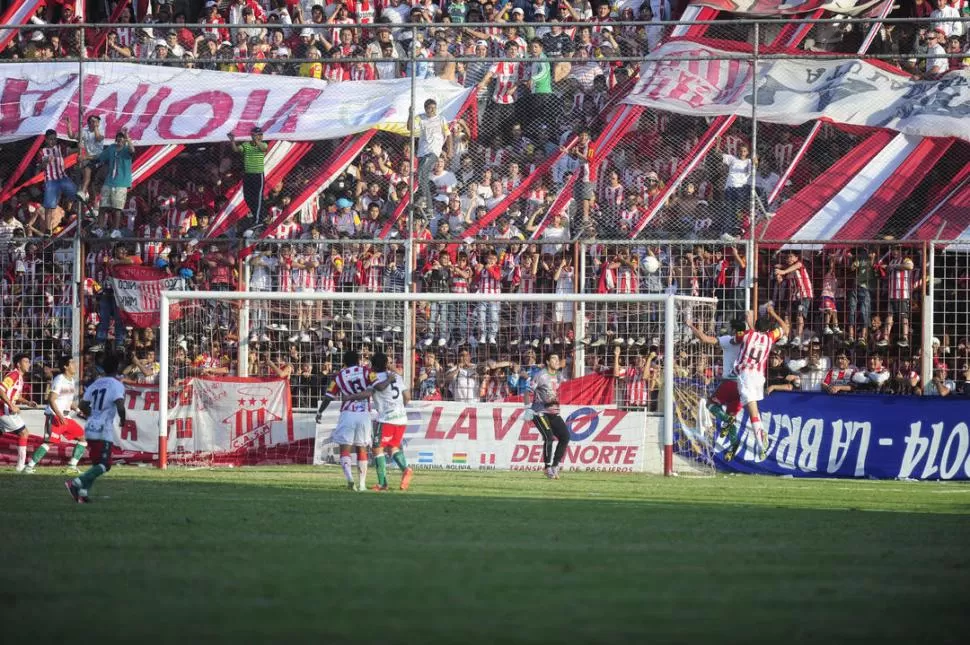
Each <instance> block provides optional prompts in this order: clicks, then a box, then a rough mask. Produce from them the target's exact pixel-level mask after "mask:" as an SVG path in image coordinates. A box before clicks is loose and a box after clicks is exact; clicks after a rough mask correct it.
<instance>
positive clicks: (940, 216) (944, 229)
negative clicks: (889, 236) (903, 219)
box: [903, 163, 970, 241]
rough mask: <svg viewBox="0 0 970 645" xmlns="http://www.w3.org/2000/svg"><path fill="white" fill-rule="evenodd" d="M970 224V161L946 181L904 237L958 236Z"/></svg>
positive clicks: (939, 237)
mask: <svg viewBox="0 0 970 645" xmlns="http://www.w3.org/2000/svg"><path fill="white" fill-rule="evenodd" d="M968 228H970V163H968V164H966V165H965V166H964V167H963V168H962V169H961V170H960V172H958V173H957V174H956V175H955V176H954V177H953V179H951V180H950V182H949V183H948V184H947V185H946V188H944V189H943V191H942V192H941V193H940V196H939V198H937V199H936V200H934V202H933V205H932V206H930V208H928V209H927V211H926V214H925V215H923V217H922V219H920V221H919V223H917V224H916V225H915V226H913V228H911V229H910V231H909V232H908V233H906V235H905V236H903V239H904V240H913V239H915V240H922V241H927V240H933V239H940V240H954V239H957V238H959V237H960V235H961V234H962V233H963V232H964V231H966V230H967V229H968Z"/></svg>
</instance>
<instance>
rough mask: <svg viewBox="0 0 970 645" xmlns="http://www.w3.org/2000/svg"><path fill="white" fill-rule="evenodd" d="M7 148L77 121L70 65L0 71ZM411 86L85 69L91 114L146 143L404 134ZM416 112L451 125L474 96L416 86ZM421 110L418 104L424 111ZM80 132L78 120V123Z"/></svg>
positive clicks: (104, 65) (433, 83)
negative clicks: (254, 134)
mask: <svg viewBox="0 0 970 645" xmlns="http://www.w3.org/2000/svg"><path fill="white" fill-rule="evenodd" d="M0 82H2V91H0V105H2V110H0V143H3V142H6V141H12V140H15V139H23V138H25V137H29V136H36V135H38V134H43V133H44V131H45V130H47V129H48V128H54V129H56V130H57V131H58V132H59V133H60V134H61V135H62V136H66V132H67V127H66V125H67V124H66V121H65V120H64V118H63V117H64V115H65V114H66V115H69V116H70V117H71V118H73V120H75V121H76V120H77V116H76V115H77V105H78V69H77V65H76V64H73V63H50V64H40V63H29V64H12V63H7V64H0ZM411 82H412V81H411V79H408V78H402V79H395V80H390V81H346V82H343V83H327V82H326V81H320V80H316V79H310V78H299V77H291V76H273V75H261V74H237V73H234V72H214V71H207V70H198V69H184V68H177V67H164V66H159V65H137V64H133V63H108V62H91V63H85V65H84V100H83V105H84V108H85V109H84V113H85V115H90V114H100V115H101V116H102V123H103V126H104V130H105V132H106V133H107V135H108V136H109V137H111V136H114V133H116V132H117V131H118V130H119V129H121V128H122V127H126V128H128V130H129V134H130V136H131V138H132V139H133V140H134V141H135V142H136V143H137V144H139V145H148V144H162V143H166V144H167V143H198V142H203V141H224V140H225V139H226V135H227V134H229V133H230V132H233V133H235V134H236V135H238V136H241V137H245V136H248V135H249V130H250V129H251V128H252V127H253V126H256V125H258V126H260V127H261V128H262V129H263V131H264V132H265V133H266V138H267V139H286V140H290V141H315V140H320V139H333V138H337V137H344V136H346V135H348V134H354V133H357V132H362V131H364V130H369V129H371V128H377V129H380V130H388V131H391V132H397V133H400V134H403V133H406V132H407V126H408V123H407V120H408V110H409V109H410V105H411ZM416 83H417V87H416V91H415V99H416V101H417V105H418V106H423V105H424V101H425V100H426V99H429V98H434V99H435V100H437V101H438V110H439V112H441V113H442V114H444V115H445V116H446V117H447V118H449V119H451V118H454V116H455V114H457V112H458V109H459V108H460V107H461V105H462V103H463V102H464V100H465V97H466V96H467V95H468V94H469V93H470V92H471V91H472V90H471V89H465V88H463V87H461V86H460V85H458V84H456V83H453V82H451V81H444V80H440V79H423V80H418V81H416ZM421 110H423V108H422V107H419V109H418V111H419V112H420V111H421ZM72 125H73V126H74V128H75V130H76V129H77V123H73V124H72Z"/></svg>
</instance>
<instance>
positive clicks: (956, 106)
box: [624, 40, 970, 141]
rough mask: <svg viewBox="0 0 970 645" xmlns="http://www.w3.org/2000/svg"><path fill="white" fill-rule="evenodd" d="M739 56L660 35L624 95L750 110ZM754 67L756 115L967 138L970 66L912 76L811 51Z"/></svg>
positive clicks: (683, 108)
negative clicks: (662, 39)
mask: <svg viewBox="0 0 970 645" xmlns="http://www.w3.org/2000/svg"><path fill="white" fill-rule="evenodd" d="M732 56H733V57H734V58H730V57H732ZM737 56H738V52H731V51H727V50H723V49H716V48H714V47H711V46H708V45H706V44H703V43H699V42H691V41H686V40H681V41H676V42H668V43H665V44H664V45H663V46H661V47H660V49H658V50H657V51H656V52H654V53H652V54H651V55H650V56H649V58H648V60H647V61H646V62H645V63H644V65H643V68H642V71H641V75H640V82H639V83H637V86H636V87H635V88H634V89H633V91H632V92H631V93H630V94H629V95H628V96H627V97H626V98H625V99H624V102H625V103H630V104H633V105H641V106H644V107H648V108H654V109H658V110H666V111H668V112H674V113H677V114H687V115H691V116H730V115H735V116H742V117H748V116H751V102H752V91H751V89H752V87H751V74H752V69H751V61H750V60H748V59H744V58H737ZM670 59H678V60H670ZM758 74H759V79H758V119H759V120H762V121H766V122H769V123H782V124H787V125H799V124H802V123H805V122H806V121H813V120H816V119H825V120H828V121H833V122H835V123H844V124H847V125H853V126H864V127H874V128H886V129H890V130H895V131H897V132H901V133H903V134H910V135H917V136H924V137H957V138H960V139H963V140H964V141H970V70H958V71H953V72H950V73H948V74H946V75H945V76H944V77H943V78H942V79H940V80H932V81H914V80H912V78H910V77H909V76H908V75H906V74H903V73H901V72H899V71H898V70H896V71H893V69H892V68H890V67H889V66H887V65H883V64H880V63H878V62H869V61H864V60H861V59H853V60H828V59H825V58H819V57H813V58H811V59H808V58H806V59H795V60H791V59H784V60H781V59H773V60H765V61H761V62H760V64H759V66H758Z"/></svg>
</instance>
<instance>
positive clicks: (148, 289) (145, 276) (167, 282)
mask: <svg viewBox="0 0 970 645" xmlns="http://www.w3.org/2000/svg"><path fill="white" fill-rule="evenodd" d="M111 284H112V286H113V287H114V298H115V303H116V304H117V305H118V311H119V312H120V313H121V319H122V320H123V321H124V322H125V324H126V325H131V326H132V327H137V328H139V329H144V328H146V327H158V325H159V323H160V320H161V313H160V312H161V297H162V291H178V290H182V289H184V288H185V285H184V281H183V280H182V278H180V277H178V276H173V275H172V274H170V273H167V272H165V271H162V270H161V269H156V268H154V267H146V266H138V265H124V264H123V265H119V266H115V267H112V269H111ZM179 313H180V305H179V303H175V304H173V305H172V307H171V308H170V309H169V316H170V317H171V319H172V320H176V319H178V318H179Z"/></svg>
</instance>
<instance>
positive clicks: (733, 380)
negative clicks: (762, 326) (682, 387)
mask: <svg viewBox="0 0 970 645" xmlns="http://www.w3.org/2000/svg"><path fill="white" fill-rule="evenodd" d="M686 323H687V326H688V327H690V330H691V331H692V332H694V337H696V338H697V340H699V341H701V342H702V343H704V344H706V345H720V347H721V382H720V383H719V384H718V386H717V390H715V391H714V394H713V395H712V396H711V398H710V400H709V401H708V404H707V409H708V410H709V411H710V412H711V414H712V415H714V417H715V418H717V419H719V420H720V421H721V422H722V423H724V424H725V426H726V427H727V431H728V434H733V432H734V431H735V430H736V425H735V424H736V421H737V416H738V413H739V412H741V398H740V396H739V395H738V378H737V374H736V373H735V371H734V365H735V363H737V362H738V354H740V352H741V339H742V338H743V337H744V332H745V331H747V325H746V324H745V322H744V321H743V320H734V321H732V322H731V333H730V334H725V335H723V336H716V337H715V336H708V335H707V334H705V333H704V332H703V331H701V330H700V329H699V328H698V327H697V325H695V324H694V322H693V321H692V320H688V321H686ZM732 438H733V437H732Z"/></svg>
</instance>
